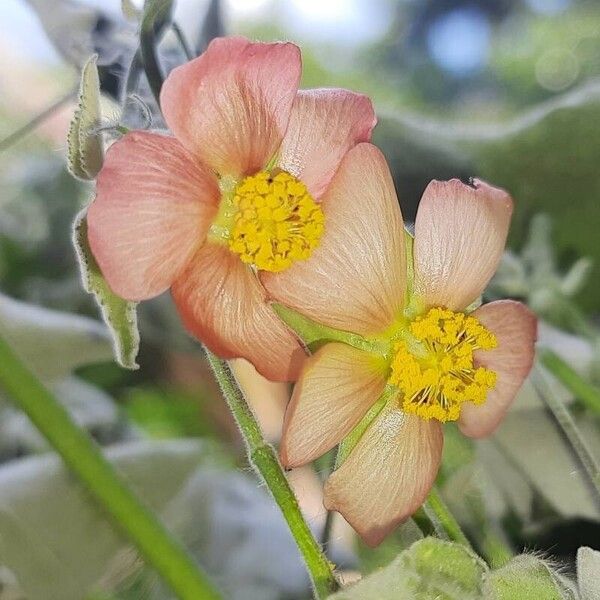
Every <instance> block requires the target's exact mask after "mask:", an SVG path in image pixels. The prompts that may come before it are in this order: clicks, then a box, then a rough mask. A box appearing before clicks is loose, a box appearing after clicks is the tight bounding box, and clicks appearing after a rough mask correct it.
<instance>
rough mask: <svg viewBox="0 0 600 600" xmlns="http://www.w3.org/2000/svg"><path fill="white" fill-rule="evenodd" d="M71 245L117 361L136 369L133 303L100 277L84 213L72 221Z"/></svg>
mask: <svg viewBox="0 0 600 600" xmlns="http://www.w3.org/2000/svg"><path fill="white" fill-rule="evenodd" d="M73 245H74V246H75V252H76V254H77V259H78V261H79V267H80V270H81V277H82V282H83V287H84V289H85V290H86V291H87V292H88V293H90V294H93V295H94V297H95V299H96V301H97V302H98V305H99V306H100V310H101V312H102V317H103V319H104V321H105V322H106V324H107V325H108V327H109V328H110V331H111V333H112V336H113V341H114V352H115V358H116V360H117V362H118V363H119V364H120V365H121V366H123V367H125V368H126V369H137V368H138V364H137V363H136V361H135V359H136V356H137V353H138V349H139V342H140V334H139V332H138V327H137V314H136V306H137V303H136V302H129V301H127V300H124V299H123V298H121V297H119V296H117V295H116V294H115V293H114V292H113V291H112V290H111V289H110V287H109V286H108V283H107V282H106V280H105V279H104V277H103V276H102V273H101V271H100V267H99V266H98V263H97V262H96V259H95V258H94V256H93V254H92V251H91V249H90V246H89V242H88V237H87V221H86V211H85V210H83V211H82V212H81V213H79V215H77V217H76V218H75V222H74V224H73Z"/></svg>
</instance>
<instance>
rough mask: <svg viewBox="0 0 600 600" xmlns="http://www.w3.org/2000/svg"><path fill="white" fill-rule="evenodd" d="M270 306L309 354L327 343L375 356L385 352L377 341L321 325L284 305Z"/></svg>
mask: <svg viewBox="0 0 600 600" xmlns="http://www.w3.org/2000/svg"><path fill="white" fill-rule="evenodd" d="M271 306H272V308H273V310H274V311H275V312H276V313H277V316H278V317H279V318H280V319H281V320H282V321H283V322H284V323H285V324H286V325H287V326H288V327H289V328H290V329H291V330H292V331H294V332H295V333H296V335H297V336H298V337H299V338H300V340H302V342H303V344H304V345H305V346H306V347H307V348H308V349H309V350H310V352H311V353H314V352H316V351H317V350H318V349H319V348H320V347H321V346H323V345H325V344H327V343H329V342H342V343H343V344H348V345H349V346H352V347H354V348H358V349H359V350H365V351H366V352H374V353H377V354H381V353H383V352H384V351H385V350H386V347H384V346H385V344H383V343H382V342H380V341H378V340H368V339H366V338H364V337H363V336H362V335H359V334H358V333H351V332H349V331H341V330H340V329H334V328H333V327H328V326H327V325H321V324H320V323H317V322H315V321H313V320H312V319H309V318H308V317H305V316H304V315H301V314H300V313H299V312H297V311H295V310H293V309H292V308H290V307H289V306H285V305H284V304H278V303H274V304H272V305H271Z"/></svg>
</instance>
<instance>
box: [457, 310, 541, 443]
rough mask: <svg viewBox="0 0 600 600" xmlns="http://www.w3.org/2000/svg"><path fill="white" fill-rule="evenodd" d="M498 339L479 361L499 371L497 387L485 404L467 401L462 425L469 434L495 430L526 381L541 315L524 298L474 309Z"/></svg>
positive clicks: (475, 314)
mask: <svg viewBox="0 0 600 600" xmlns="http://www.w3.org/2000/svg"><path fill="white" fill-rule="evenodd" d="M473 316H474V317H477V318H478V319H479V321H481V323H482V324H483V325H485V326H486V327H487V328H488V329H489V330H490V331H492V332H493V333H494V334H495V335H496V338H497V339H498V346H497V347H496V348H494V349H493V350H485V351H482V350H480V351H478V352H476V354H475V361H476V363H477V364H479V365H481V366H483V367H486V368H488V369H491V370H492V371H495V372H496V374H497V376H498V379H497V381H496V387H495V388H494V389H493V390H491V391H490V392H489V393H488V397H487V399H486V401H485V403H484V404H481V405H479V406H476V405H475V404H472V403H471V402H467V403H465V404H464V406H463V407H462V410H461V414H460V418H459V421H458V425H459V427H460V430H461V431H462V432H463V433H464V434H465V435H468V436H469V437H475V438H480V437H485V436H488V435H490V434H491V433H493V432H494V430H495V429H496V427H498V425H499V424H500V421H502V419H503V418H504V415H505V414H506V411H507V410H508V408H509V407H510V405H511V403H512V401H513V400H514V399H515V396H516V395H517V392H518V391H519V388H520V387H521V385H522V384H523V382H524V381H525V378H526V377H527V375H529V371H531V367H532V365H533V358H534V354H535V340H536V337H537V319H536V317H535V315H534V314H533V313H532V312H531V311H530V310H529V309H528V308H527V307H526V306H525V305H524V304H521V303H520V302H515V301H514V300H498V301H497V302H491V303H490V304H486V305H484V306H482V307H481V308H478V309H477V310H476V311H474V312H473Z"/></svg>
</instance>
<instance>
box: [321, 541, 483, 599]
mask: <svg viewBox="0 0 600 600" xmlns="http://www.w3.org/2000/svg"><path fill="white" fill-rule="evenodd" d="M486 571H487V567H486V565H485V563H484V562H483V561H482V560H481V559H480V558H479V557H478V556H476V555H475V554H473V553H472V552H471V551H470V550H467V549H466V548H465V547H464V546H461V545H459V544H455V543H452V542H446V541H443V540H439V539H437V538H432V537H428V538H425V539H423V540H420V541H418V542H415V543H414V544H413V545H412V546H411V547H410V548H409V549H408V550H405V551H404V552H402V553H401V554H400V555H399V556H398V557H397V558H396V559H395V560H394V561H393V562H391V563H390V564H389V565H388V566H387V567H385V568H384V569H382V570H381V571H378V572H376V573H373V574H372V575H370V576H368V577H365V578H364V579H363V580H362V581H360V582H359V583H357V584H356V585H354V586H352V587H349V588H348V589H345V590H342V591H341V592H338V593H337V594H334V595H333V596H331V597H330V598H331V600H398V598H411V599H414V600H471V599H472V600H476V599H479V598H481V585H482V580H483V576H484V574H485V573H486Z"/></svg>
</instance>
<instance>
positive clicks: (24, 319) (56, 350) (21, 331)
mask: <svg viewBox="0 0 600 600" xmlns="http://www.w3.org/2000/svg"><path fill="white" fill-rule="evenodd" d="M0 335H2V336H3V337H5V338H6V339H7V340H8V341H9V342H10V344H11V346H12V347H13V348H14V349H15V351H16V352H17V353H18V354H19V356H20V357H21V359H22V360H23V361H24V362H25V363H26V364H27V366H28V367H29V369H31V370H32V371H33V372H34V373H35V374H36V376H37V377H39V378H40V379H41V380H43V381H44V382H45V383H50V382H53V381H57V380H61V379H63V378H64V377H67V376H68V375H70V374H71V372H72V371H73V370H74V369H76V368H77V367H81V366H83V365H87V364H92V363H98V362H104V361H108V360H110V357H111V347H110V336H109V334H108V331H107V330H106V328H105V327H104V326H103V325H102V323H100V322H98V321H95V320H93V319H88V318H87V317H82V316H79V315H72V314H69V313H64V312H59V311H57V310H50V309H48V308H42V307H41V306H35V305H33V304H27V303H25V302H20V301H19V300H14V299H13V298H9V297H8V296H4V295H2V294H0Z"/></svg>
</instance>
